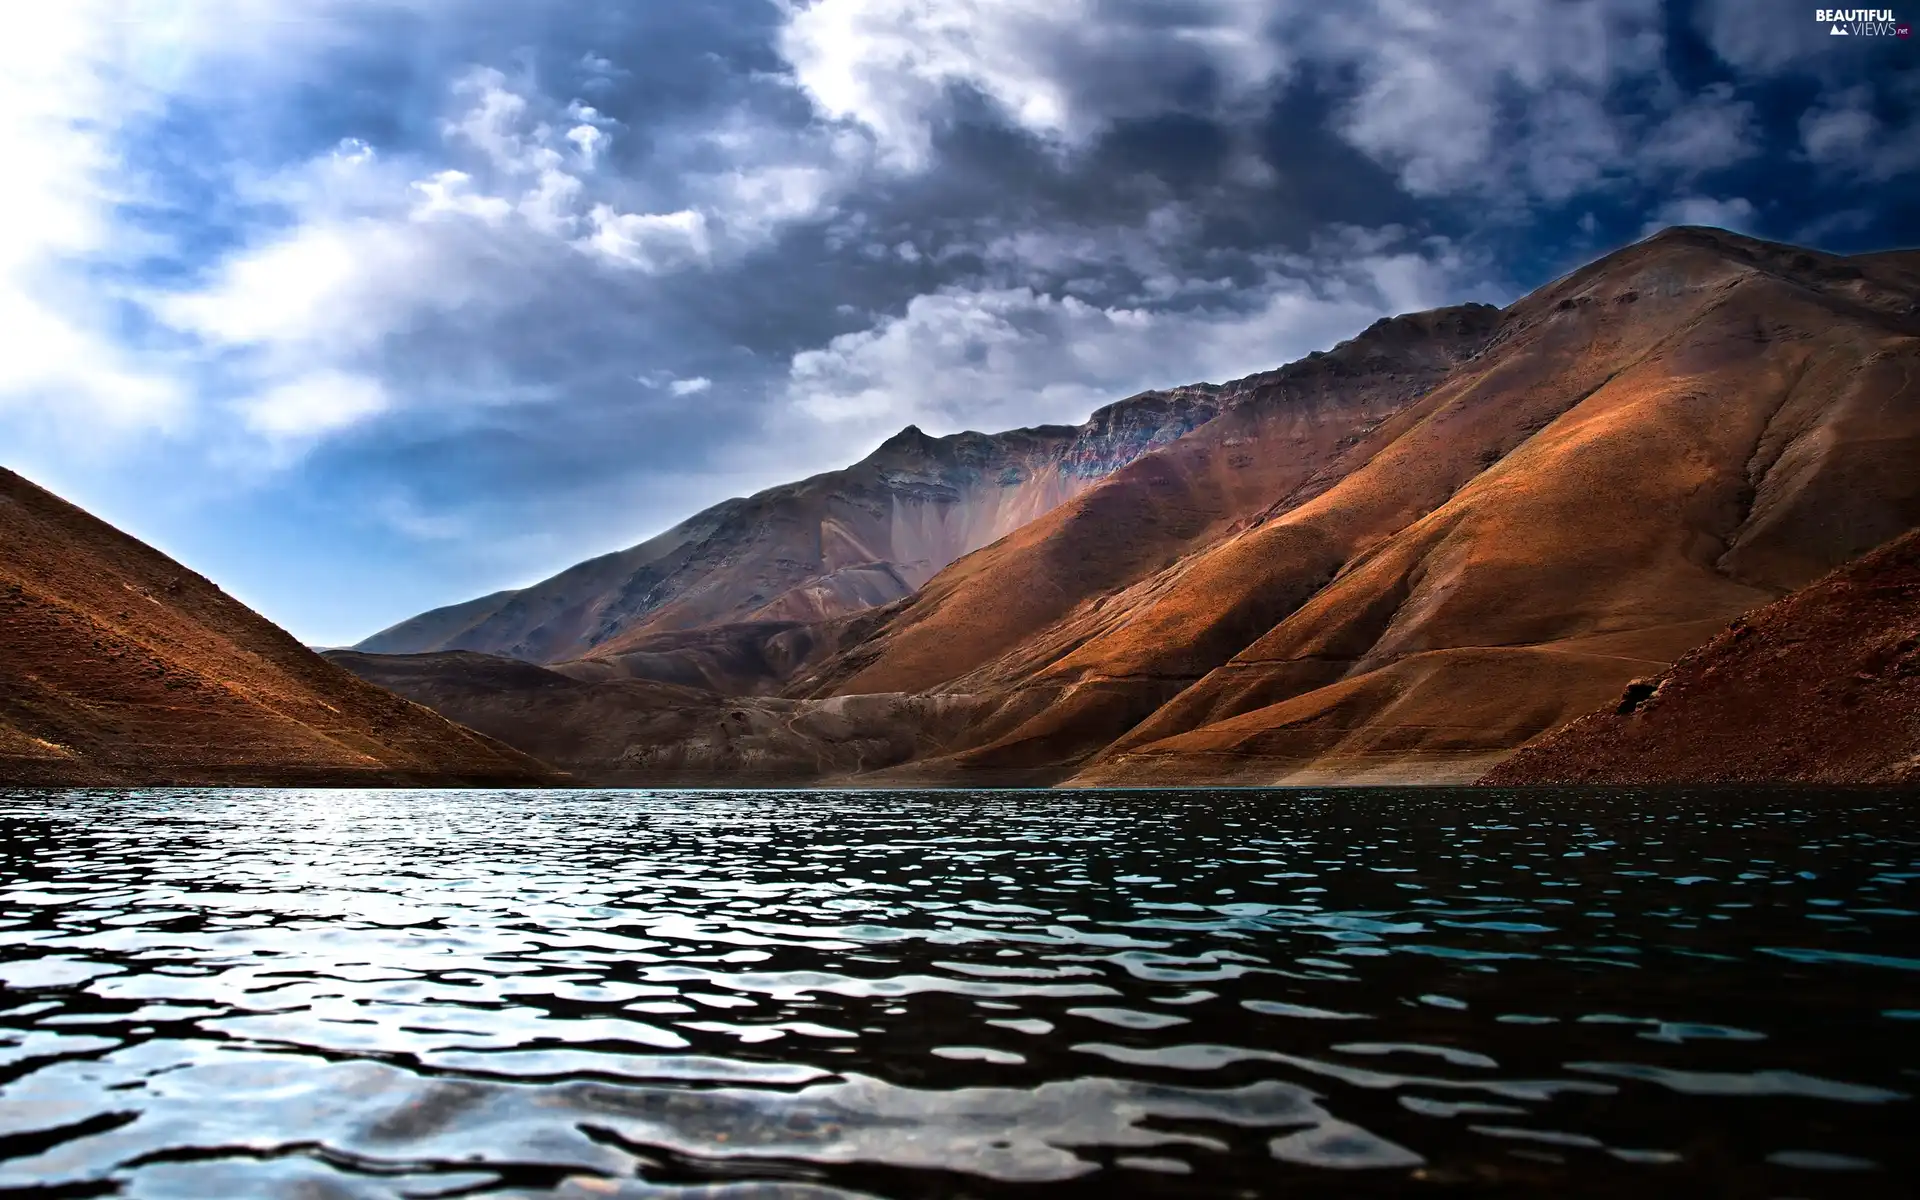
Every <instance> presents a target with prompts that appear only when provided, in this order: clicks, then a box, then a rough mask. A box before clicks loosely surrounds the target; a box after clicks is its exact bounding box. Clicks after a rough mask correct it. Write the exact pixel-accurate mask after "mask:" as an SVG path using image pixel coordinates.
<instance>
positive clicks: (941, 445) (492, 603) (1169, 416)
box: [354, 388, 1218, 662]
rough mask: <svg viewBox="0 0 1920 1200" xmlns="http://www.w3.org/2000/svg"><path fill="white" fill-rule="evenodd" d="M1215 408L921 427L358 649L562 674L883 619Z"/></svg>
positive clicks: (1203, 392)
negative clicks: (840, 466)
mask: <svg viewBox="0 0 1920 1200" xmlns="http://www.w3.org/2000/svg"><path fill="white" fill-rule="evenodd" d="M1217 408H1218V402H1217V400H1216V399H1215V397H1214V395H1213V394H1212V389H1207V388H1186V389H1176V390H1174V391H1170V392H1146V393H1143V394H1141V395H1138V396H1135V397H1132V398H1131V399H1128V400H1122V401H1120V402H1118V403H1116V404H1111V405H1108V406H1107V407H1105V408H1102V409H1100V410H1099V411H1098V412H1095V413H1094V414H1093V416H1092V417H1091V418H1089V419H1088V420H1087V421H1086V422H1085V423H1084V424H1081V425H1072V426H1070V425H1044V426H1040V427H1037V428H1033V429H1016V430H1012V431H1010V432H1007V433H999V434H991V435H989V434H982V433H960V434H953V435H950V436H947V437H938V438H935V437H929V436H927V435H926V434H925V433H922V432H921V431H920V430H919V429H918V428H917V427H915V426H911V425H909V426H908V427H907V428H905V429H903V430H901V431H900V432H899V433H897V434H895V435H894V436H893V437H891V438H889V439H888V440H887V441H886V442H885V443H883V444H882V445H881V446H880V447H879V449H877V450H875V451H874V452H873V453H872V454H870V455H869V456H867V457H866V458H865V459H862V460H861V461H860V462H858V463H856V464H854V465H853V466H851V467H848V468H846V469H844V470H840V471H831V472H828V473H826V474H824V475H816V476H814V477H813V478H811V479H807V480H803V481H801V482H799V483H793V484H787V485H784V486H782V487H776V488H769V489H768V490H766V491H764V492H760V493H758V494H757V495H754V496H751V497H748V498H746V499H736V500H728V501H726V502H724V503H722V504H718V505H715V506H714V507H713V508H710V509H707V510H706V511H704V512H702V513H699V514H697V515H696V516H694V517H692V518H690V519H688V520H687V521H685V522H683V523H681V524H680V525H677V526H675V527H674V528H673V529H670V530H668V531H667V532H666V533H663V534H661V535H659V536H658V537H655V538H652V539H650V540H649V541H646V542H643V543H641V544H640V545H638V546H634V547H632V548H631V549H627V550H622V551H619V552H617V553H614V554H609V555H604V556H602V557H600V558H596V559H592V560H590V561H587V562H584V563H581V564H579V565H578V566H574V567H571V568H568V569H567V570H565V571H562V572H561V573H560V574H558V575H555V576H553V577H552V578H551V579H548V580H545V581H544V582H541V583H537V584H534V585H533V586H532V587H529V588H525V589H523V590H520V591H509V592H497V593H495V594H494V595H491V596H486V597H483V598H481V599H478V600H471V601H467V602H466V603H463V604H458V605H453V606H451V607H449V608H441V609H435V610H434V611H432V612H428V613H424V614H422V615H420V616H417V617H413V618H411V619H409V620H406V621H402V622H401V623H400V624H398V625H395V626H393V627H392V628H389V629H386V630H382V631H381V632H379V633H376V634H374V635H373V636H372V637H369V638H367V639H366V640H365V641H363V642H360V643H359V644H358V645H357V646H355V647H354V648H355V649H357V650H363V651H368V652H372V653H381V654H413V653H423V652H429V651H440V650H473V651H479V652H482V653H487V654H494V655H500V656H505V657H510V658H519V659H525V660H527V661H529V662H559V661H563V660H566V659H573V658H580V657H584V656H587V655H589V654H593V655H601V656H606V655H617V654H619V653H621V652H622V651H624V650H627V649H632V648H637V647H641V646H643V645H644V644H645V641H646V639H648V638H649V637H652V636H654V635H657V634H660V633H668V632H674V631H681V630H687V629H694V628H699V627H703V626H708V625H713V624H719V623H747V624H762V623H766V622H786V623H796V624H797V623H807V622H814V621H820V620H824V619H829V618H832V617H836V616H841V615H844V614H847V613H852V612H857V611H860V610H862V609H866V608H870V607H874V606H876V605H881V604H886V603H889V602H891V601H894V600H898V599H900V598H901V597H903V596H906V595H909V594H911V593H912V592H913V591H914V589H916V588H918V587H919V586H920V585H921V584H923V583H925V582H926V581H927V580H928V579H930V578H932V577H933V575H934V574H935V573H937V572H938V571H939V570H940V569H941V568H943V567H945V566H947V564H949V563H951V562H953V561H954V560H955V559H957V558H960V557H961V556H963V555H965V554H967V553H969V552H971V551H973V550H977V549H979V548H980V547H981V546H985V545H987V544H988V543H990V542H993V541H994V540H996V539H998V538H1000V537H1002V536H1003V535H1005V534H1007V533H1008V532H1010V531H1012V530H1014V529H1017V528H1019V527H1020V526H1022V525H1024V524H1026V523H1027V522H1029V521H1032V520H1033V519H1034V518H1035V517H1038V516H1040V515H1041V514H1042V513H1045V512H1047V511H1049V510H1050V509H1052V508H1054V507H1056V506H1058V505H1059V504H1060V503H1062V502H1063V501H1065V500H1068V499H1070V498H1071V497H1073V496H1075V495H1078V494H1079V493H1080V492H1082V491H1085V490H1086V489H1087V488H1088V487H1091V486H1092V485H1093V484H1095V483H1097V482H1099V481H1100V480H1101V479H1103V478H1105V477H1106V476H1108V475H1110V474H1112V473H1113V472H1114V471H1115V470H1117V469H1119V468H1120V467H1123V466H1125V465H1126V464H1127V463H1129V462H1132V461H1133V460H1134V459H1136V458H1138V457H1139V456H1140V455H1141V454H1143V453H1145V452H1147V451H1149V450H1151V449H1153V448H1154V447H1156V446H1160V445H1163V444H1165V443H1167V442H1170V441H1172V440H1173V439H1175V438H1177V437H1179V436H1180V435H1181V434H1183V433H1186V432H1187V431H1188V430H1190V429H1192V428H1194V427H1195V426H1196V425H1199V424H1201V423H1203V422H1205V421H1206V420H1208V419H1209V418H1211V417H1212V416H1213V415H1214V413H1215V412H1216V411H1217Z"/></svg>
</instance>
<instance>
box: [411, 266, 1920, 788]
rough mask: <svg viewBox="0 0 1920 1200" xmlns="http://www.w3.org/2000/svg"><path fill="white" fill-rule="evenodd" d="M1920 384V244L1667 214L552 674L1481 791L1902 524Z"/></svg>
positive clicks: (1286, 778)
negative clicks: (1541, 743)
mask: <svg viewBox="0 0 1920 1200" xmlns="http://www.w3.org/2000/svg"><path fill="white" fill-rule="evenodd" d="M1916 366H1920V256H1916V255H1914V254H1910V253H1909V254H1882V255H1869V256H1861V257H1858V258H1841V257H1836V256H1832V255H1826V254H1820V253H1816V252H1812V251H1804V250H1800V249H1797V248H1794V247H1791V246H1782V245H1777V244H1772V243H1767V242H1761V241H1756V240H1753V239H1749V238H1744V237H1740V236H1737V235H1734V234H1730V233H1726V232H1723V231H1718V230H1706V229H1694V228H1683V229H1675V230H1669V231H1667V232H1665V233H1662V234H1660V235H1657V236H1655V237H1653V238H1650V239H1648V240H1647V241H1645V242H1642V243H1639V244H1636V245H1634V246H1630V247H1627V248H1626V249H1624V250H1621V251H1619V252H1617V253H1615V254H1612V255H1609V256H1607V257H1606V258H1604V259H1601V260H1599V261H1598V262H1595V263H1593V264H1591V265H1589V266H1587V267H1585V268H1583V269H1581V270H1579V271H1576V272H1573V273H1572V274H1570V275H1567V276H1565V277H1563V278H1561V279H1558V280H1555V281H1553V282H1552V283H1550V284H1548V285H1546V286H1545V287H1543V288H1541V289H1540V290H1538V291H1536V292H1534V293H1533V294H1531V295H1529V296H1527V297H1525V298H1523V299H1522V300H1520V301H1518V302H1516V303H1515V304H1513V305H1511V306H1509V307H1508V308H1506V309H1504V310H1498V311H1495V310H1491V309H1487V308H1484V307H1478V306H1469V307H1467V308H1460V309H1442V310H1437V311H1435V312H1431V313H1420V314H1413V315H1411V316H1407V317H1399V318H1394V319H1392V320H1390V321H1385V322H1381V323H1380V324H1378V325H1376V326H1374V327H1373V328H1371V329H1369V330H1367V331H1366V332H1364V333H1363V334H1361V335H1360V336H1358V337H1356V338H1354V339H1353V340H1352V341H1350V342H1347V343H1343V344H1342V345H1341V346H1339V347H1336V348H1335V349H1334V350H1332V351H1330V352H1328V353H1326V354H1322V355H1315V356H1311V357H1309V358H1308V359H1306V360H1302V361H1301V362H1298V363H1294V364H1291V365H1290V366H1287V367H1284V368H1281V369H1280V370H1278V371H1275V372H1270V373H1268V374H1266V375H1264V376H1256V377H1254V378H1253V379H1252V380H1246V381H1241V383H1240V384H1239V385H1235V386H1233V387H1228V388H1214V389H1209V390H1208V391H1207V393H1206V394H1207V395H1209V396H1210V397H1212V398H1213V399H1214V402H1215V403H1216V404H1217V405H1218V406H1219V408H1220V409H1221V411H1220V413H1219V415H1218V416H1216V417H1215V418H1214V419H1213V420H1211V421H1208V422H1206V423H1204V424H1200V425H1198V426H1197V427H1196V428H1194V429H1193V430H1191V431H1190V432H1188V433H1186V434H1184V435H1183V436H1181V437H1179V438H1177V439H1175V440H1172V441H1171V442H1169V443H1167V444H1165V445H1162V446H1159V447H1157V448H1155V449H1152V450H1151V451H1150V452H1148V453H1144V454H1141V455H1139V456H1138V457H1137V458H1136V459H1134V460H1133V461H1131V462H1128V463H1126V464H1124V465H1122V466H1120V467H1119V468H1118V469H1116V470H1114V471H1113V472H1112V473H1111V474H1109V475H1108V476H1106V477H1105V478H1104V479H1102V480H1100V481H1099V482H1097V483H1095V484H1094V485H1093V486H1090V487H1088V488H1086V489H1084V490H1083V491H1081V492H1080V493H1079V494H1077V495H1074V496H1072V497H1071V498H1070V499H1068V500H1066V502H1064V503H1062V504H1060V505H1059V506H1058V507H1056V508H1054V509H1052V510H1051V511H1048V512H1047V513H1046V514H1045V515H1043V516H1040V517H1039V518H1038V519H1037V520H1033V521H1030V522H1028V523H1027V524H1025V525H1022V526H1020V527H1019V528H1017V529H1014V530H1013V531H1012V532H1011V533H1009V534H1007V535H1006V536H1004V537H1002V538H1001V539H1000V540H998V541H996V542H993V543H992V544H990V545H987V546H985V547H984V548H981V549H979V550H976V551H974V552H973V553H971V554H967V555H965V556H963V557H960V558H958V559H957V560H956V561H955V562H953V563H952V564H951V565H949V566H948V567H947V568H946V569H945V570H943V571H941V572H940V573H938V574H937V575H936V576H934V578H932V579H931V580H930V581H928V582H927V583H926V584H925V585H924V586H922V587H921V588H920V589H919V590H918V591H917V592H915V593H913V594H912V595H910V596H906V597H903V598H901V599H898V600H894V601H893V602H891V603H888V604H885V605H882V606H879V607H876V608H873V609H870V610H868V611H865V612H862V613H859V614H857V615H854V616H845V617H841V618H838V619H836V621H835V622H833V623H830V624H826V625H820V624H810V623H807V622H805V621H804V620H801V621H797V622H796V623H794V624H792V625H783V626H781V627H779V628H777V629H776V628H775V627H774V626H773V625H771V624H767V623H761V624H739V623H737V621H736V622H734V623H730V624H725V625H713V626H709V627H707V628H705V629H704V631H703V632H700V633H699V634H698V635H697V636H696V637H693V639H692V640H691V641H682V642H677V643H672V644H668V643H665V642H662V641H660V640H658V636H657V635H658V634H659V633H660V632H661V631H659V630H648V631H645V632H644V633H641V634H636V635H634V640H631V641H628V642H625V643H621V642H612V643H608V644H607V646H606V647H604V648H605V649H607V650H609V651H610V653H609V654H607V655H606V656H605V657H604V658H603V659H602V660H599V661H595V662H582V663H573V664H565V665H563V666H561V668H560V669H561V670H562V671H564V672H567V673H569V674H570V675H577V676H578V677H579V678H580V680H581V681H582V682H605V681H609V680H612V679H614V678H617V677H619V676H621V675H622V674H623V673H624V674H628V675H632V676H646V677H650V678H654V679H675V680H678V681H681V682H698V683H701V684H703V685H704V686H706V687H708V688H720V689H737V690H741V691H749V690H751V691H759V692H767V691H770V690H778V691H779V692H780V693H781V694H782V695H783V696H784V697H785V698H787V699H790V700H795V701H800V702H802V704H803V707H801V708H798V709H794V710H791V711H792V712H793V713H796V714H805V713H811V712H812V711H815V710H814V709H813V708H808V707H805V705H814V706H832V705H840V706H842V707H844V706H845V705H846V704H847V703H849V702H850V701H853V700H855V699H856V698H859V697H890V698H899V697H913V698H916V700H917V704H893V706H892V707H891V708H889V709H887V710H886V711H887V712H888V713H889V714H891V715H890V716H887V717H885V718H884V719H892V720H899V721H901V722H903V723H905V725H906V726H908V727H906V728H903V729H901V730H900V731H899V736H897V737H895V738H893V740H892V742H891V743H890V745H892V746H893V747H894V749H893V750H892V751H889V752H888V753H887V754H885V755H877V754H867V753H862V754H861V755H860V756H859V757H858V766H857V767H855V768H854V771H855V772H857V773H858V775H859V778H860V780H861V781H863V782H873V783H881V782H889V781H899V782H941V783H946V782H954V783H972V782H1018V783H1028V784H1033V783H1058V782H1069V783H1074V784H1088V785H1111V784H1172V783H1198V782H1237V783H1275V782H1311V781H1341V782H1349V781H1364V780H1388V779H1409V780H1421V781H1466V780H1471V779H1473V778H1475V777H1477V776H1479V775H1480V774H1482V773H1483V772H1484V771H1486V770H1487V769H1489V768H1490V767H1491V766H1492V765H1493V764H1494V763H1496V762H1498V761H1499V760H1500V759H1501V758H1503V757H1505V756H1506V755H1507V754H1509V753H1511V752H1512V751H1513V749H1514V748H1515V747H1517V746H1519V745H1521V744H1522V743H1525V742H1527V741H1529V740H1530V739H1532V738H1534V737H1536V736H1537V735H1539V734H1541V733H1543V732H1545V731H1547V730H1550V729H1553V728H1556V727H1558V726H1560V725H1563V724H1565V723H1567V722H1569V721H1571V720H1573V719H1575V718H1576V717H1578V716H1580V715H1582V714H1584V713H1586V712H1589V711H1591V710H1593V709H1594V708H1596V707H1599V706H1600V705H1602V704H1604V703H1607V702H1609V701H1612V700H1613V699H1614V698H1615V697H1617V696H1619V695H1620V693H1621V690H1622V689H1623V688H1624V687H1625V686H1626V685H1627V683H1628V682H1629V681H1631V680H1633V679H1635V678H1638V677H1641V676H1644V675H1648V674H1650V673H1654V672H1658V671H1660V670H1663V669H1665V668H1666V667H1667V666H1669V665H1670V664H1672V663H1673V662H1674V661H1675V660H1676V659H1677V658H1679V657H1680V656H1681V655H1682V654H1683V653H1685V652H1686V651H1687V650H1688V649H1689V648H1691V647H1693V646H1695V645H1697V644H1699V643H1700V642H1702V641H1704V640H1706V639H1707V638H1709V637H1711V636H1712V635H1713V634H1714V633H1715V632H1716V631H1718V630H1720V629H1722V628H1724V627H1725V626H1726V624H1727V622H1728V621H1729V620H1730V619H1731V618H1732V617H1734V616H1736V615H1738V614H1740V613H1742V612H1746V611H1748V610H1750V609H1753V608H1756V607H1758V606H1761V605H1764V604H1766V603H1769V602H1771V601H1773V600H1775V599H1777V598H1779V597H1781V596H1784V595H1786V594H1787V593H1789V592H1791V591H1793V590H1795V589H1797V588H1800V587H1802V586H1804V585H1806V584H1808V583H1809V582H1811V581H1813V580H1815V579H1817V578H1819V577H1820V576H1822V575H1824V574H1825V573H1826V572H1828V571H1829V570H1831V569H1833V568H1834V567H1836V566H1838V565H1840V564H1842V563H1844V562H1847V561H1848V560H1850V559H1852V558H1854V557H1856V556H1858V555H1860V554H1862V553H1864V552H1865V551H1867V550H1869V549H1871V548H1872V547H1874V546H1876V545H1879V544H1881V543H1882V542H1885V541H1886V540H1888V539H1889V538H1891V537H1894V536H1896V535H1898V534H1901V533H1903V532H1904V531H1906V530H1909V529H1911V528H1913V527H1914V526H1915V525H1917V524H1920V471H1916V470H1915V464H1916V462H1920V372H1916V370H1915V368H1916ZM729 621H733V618H729ZM649 639H652V640H649ZM642 643H644V645H645V646H646V647H647V648H646V649H645V650H644V651H643V652H642V653H644V654H648V655H652V656H653V657H651V658H635V659H633V660H632V661H631V662H629V663H628V664H627V666H625V667H622V666H620V665H619V664H620V663H621V661H622V660H621V657H620V655H621V653H622V652H623V647H627V646H631V647H636V648H637V647H638V646H639V645H641V644H642ZM756 656H757V657H756ZM672 672H678V674H673V673H672ZM629 682H631V680H629ZM410 694H412V693H410ZM889 703H892V702H891V701H889ZM930 705H932V706H933V707H929V706H930ZM729 711H730V710H729ZM742 711H749V712H750V711H752V710H744V709H743V710H742ZM954 712H965V713H966V714H967V716H966V719H965V720H964V722H961V723H960V724H959V725H958V726H957V727H955V725H954V724H953V722H952V721H951V720H950V719H949V718H950V714H952V713H954ZM930 713H937V714H938V715H937V716H930V715H929V714H930ZM538 719H539V718H538V717H536V716H532V715H530V716H529V720H538ZM703 719H704V718H703ZM714 719H715V720H718V719H720V718H718V717H715V718H714ZM875 719H882V718H875ZM916 722H924V723H922V724H915V723H916ZM788 728H789V731H791V732H799V731H806V730H811V729H812V727H811V726H809V725H808V724H807V723H806V722H805V721H798V720H793V721H789V724H788ZM713 736H714V729H713V728H712V727H710V726H709V725H699V727H697V728H693V729H689V730H686V731H682V732H679V733H672V734H662V733H660V732H659V731H657V730H656V731H655V732H651V733H646V734H644V735H642V734H640V733H639V732H637V731H636V733H635V739H634V741H633V742H632V743H631V745H632V746H633V747H635V748H637V749H636V753H639V754H652V755H654V756H655V759H654V761H659V762H667V761H681V760H680V759H675V758H674V757H673V756H674V755H676V754H679V753H680V750H679V749H676V747H681V748H687V747H693V746H696V745H697V746H711V745H712V744H713ZM809 736H812V734H811V733H810V734H809ZM820 736H821V737H822V738H825V739H826V740H828V741H831V738H832V737H833V736H835V731H834V730H833V729H827V730H825V731H824V732H821V733H820ZM849 736H852V735H851V734H849ZM860 736H862V737H865V736H866V735H865V734H862V735H860ZM659 737H665V738H666V740H664V741H661V740H653V741H649V740H648V739H650V738H659ZM869 740H871V739H869ZM782 753H785V752H784V751H783V752H782ZM803 757H804V756H803ZM788 761H797V760H793V759H789V760H788ZM813 761H814V762H815V763H816V764H818V765H817V766H816V767H813V768H810V769H812V770H815V771H816V773H826V774H827V775H829V777H831V776H833V775H836V774H839V773H841V772H842V771H843V760H842V759H841V758H839V757H836V756H833V755H819V756H816V757H815V758H814V759H813Z"/></svg>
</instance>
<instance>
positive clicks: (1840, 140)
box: [1799, 86, 1920, 183]
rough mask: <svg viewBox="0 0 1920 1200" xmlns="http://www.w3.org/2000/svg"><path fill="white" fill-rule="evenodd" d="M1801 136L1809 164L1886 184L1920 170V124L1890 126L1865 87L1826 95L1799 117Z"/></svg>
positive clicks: (1854, 177) (1916, 122)
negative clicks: (1875, 108)
mask: <svg viewBox="0 0 1920 1200" xmlns="http://www.w3.org/2000/svg"><path fill="white" fill-rule="evenodd" d="M1799 132H1800V147H1801V152H1802V153H1804V154H1805V155H1806V157H1807V158H1808V160H1809V161H1811V162H1813V163H1814V164H1815V165H1816V166H1820V167H1825V168H1828V169H1830V170H1833V171H1835V172H1838V173H1840V174H1842V175H1844V176H1847V177H1849V178H1853V179H1859V180H1865V181H1867V182H1870V183H1884V182H1886V181H1887V180H1890V179H1894V178H1896V177H1898V176H1901V175H1906V174H1908V173H1910V172H1912V171H1914V170H1916V169H1920V120H1915V121H1914V122H1913V123H1911V124H1908V125H1906V126H1904V127H1898V128H1889V127H1888V126H1887V125H1886V124H1885V123H1884V122H1882V121H1881V120H1880V118H1879V117H1878V116H1877V115H1875V113H1874V111H1873V91H1872V89H1870V88H1868V87H1865V86H1856V87H1851V88H1847V89H1845V90H1843V91H1839V92H1834V93H1830V94H1828V95H1826V96H1825V97H1823V98H1822V100H1821V102H1820V103H1818V104H1816V105H1814V106H1813V107H1811V108H1809V109H1808V110H1807V111H1806V113H1805V114H1803V115H1802V116H1801V118H1800V130H1799Z"/></svg>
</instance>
